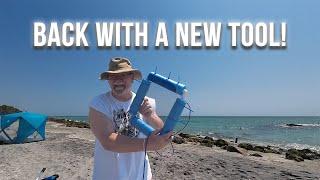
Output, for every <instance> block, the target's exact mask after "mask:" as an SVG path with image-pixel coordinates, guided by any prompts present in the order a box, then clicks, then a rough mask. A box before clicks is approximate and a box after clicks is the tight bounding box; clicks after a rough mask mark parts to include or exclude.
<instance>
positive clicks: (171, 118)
mask: <svg viewBox="0 0 320 180" xmlns="http://www.w3.org/2000/svg"><path fill="white" fill-rule="evenodd" d="M151 82H153V83H155V84H158V85H160V86H162V87H164V88H166V89H168V90H170V91H172V92H174V93H176V94H179V95H183V94H184V92H185V90H186V86H185V85H184V84H181V83H179V82H176V81H173V80H171V79H169V78H166V77H163V76H161V75H160V74H156V73H154V72H151V73H149V75H148V78H147V80H142V82H141V84H140V86H139V89H138V91H137V93H136V96H135V98H134V99H133V102H132V104H131V106H130V110H129V113H130V115H131V118H130V123H131V124H132V125H133V126H135V127H136V128H137V129H139V131H142V133H144V134H145V135H147V136H150V135H151V133H152V132H153V131H154V128H153V127H151V126H150V125H149V124H147V123H146V122H145V121H143V120H142V119H140V118H139V116H138V111H139V109H140V106H141V104H142V102H143V100H144V97H145V96H146V94H147V92H148V90H149V88H150V85H151ZM185 105H186V102H185V101H184V100H183V99H181V98H177V99H176V101H175V103H174V105H173V107H172V109H171V110H170V113H169V115H168V117H167V119H166V122H165V124H164V126H163V128H162V130H161V131H160V135H162V134H166V133H168V132H170V131H172V130H173V129H174V127H175V126H176V124H177V122H178V120H179V117H180V116H181V114H182V111H183V109H184V107H185Z"/></svg>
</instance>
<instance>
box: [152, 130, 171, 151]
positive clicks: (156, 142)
mask: <svg viewBox="0 0 320 180" xmlns="http://www.w3.org/2000/svg"><path fill="white" fill-rule="evenodd" d="M159 132H160V130H155V131H153V132H152V134H151V135H150V136H149V139H148V142H147V150H148V151H157V150H160V149H162V148H164V147H165V146H166V145H167V144H168V143H169V142H170V141H171V136H172V134H173V132H172V131H170V132H168V133H167V134H163V135H159Z"/></svg>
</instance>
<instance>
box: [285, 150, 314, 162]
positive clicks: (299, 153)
mask: <svg viewBox="0 0 320 180" xmlns="http://www.w3.org/2000/svg"><path fill="white" fill-rule="evenodd" d="M286 158H287V159H292V160H296V159H297V158H298V160H300V158H302V159H308V160H314V159H320V154H318V153H317V152H315V151H312V150H310V149H302V150H298V149H289V150H288V151H287V152H286Z"/></svg>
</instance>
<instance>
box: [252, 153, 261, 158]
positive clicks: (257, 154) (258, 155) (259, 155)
mask: <svg viewBox="0 0 320 180" xmlns="http://www.w3.org/2000/svg"><path fill="white" fill-rule="evenodd" d="M250 156H255V157H262V155H261V154H259V153H253V154H250Z"/></svg>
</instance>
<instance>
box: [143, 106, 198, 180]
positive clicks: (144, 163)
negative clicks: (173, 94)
mask: <svg viewBox="0 0 320 180" xmlns="http://www.w3.org/2000/svg"><path fill="white" fill-rule="evenodd" d="M186 104H187V106H188V107H185V108H186V109H188V110H189V114H188V121H187V123H186V124H185V125H184V126H183V128H182V129H180V130H179V131H177V132H176V133H174V134H173V136H175V135H177V134H179V133H180V132H181V131H183V130H184V129H185V128H186V127H187V125H188V124H189V122H190V120H191V112H193V111H192V109H191V106H190V104H189V103H186ZM149 137H150V136H147V138H146V140H145V142H144V162H143V176H142V179H143V180H144V176H145V167H146V156H147V146H148V141H149ZM170 144H171V149H172V153H171V156H173V155H174V152H175V150H174V147H173V143H172V140H171V141H170ZM155 152H156V153H157V154H158V156H160V157H165V156H163V155H162V154H160V153H159V152H158V151H155ZM171 156H169V157H171ZM156 173H157V171H155V176H156ZM154 178H156V177H154Z"/></svg>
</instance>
